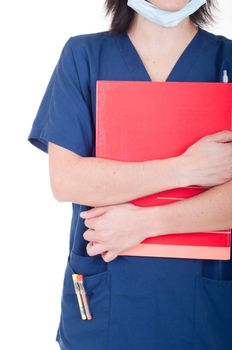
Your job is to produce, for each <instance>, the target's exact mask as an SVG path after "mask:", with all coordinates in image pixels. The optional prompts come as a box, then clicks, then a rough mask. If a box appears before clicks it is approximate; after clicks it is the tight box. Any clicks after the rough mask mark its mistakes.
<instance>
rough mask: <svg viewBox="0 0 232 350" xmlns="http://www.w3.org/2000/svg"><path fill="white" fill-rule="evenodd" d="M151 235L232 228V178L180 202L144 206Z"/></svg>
mask: <svg viewBox="0 0 232 350" xmlns="http://www.w3.org/2000/svg"><path fill="white" fill-rule="evenodd" d="M144 211H146V212H147V215H146V217H147V220H149V221H150V227H151V231H150V233H151V234H149V236H154V234H155V235H163V234H169V233H186V232H201V231H216V230H224V229H231V228H232V181H228V182H226V183H224V184H222V185H218V186H215V187H212V188H210V189H209V190H207V191H205V192H203V193H201V194H198V195H196V196H194V197H191V198H187V199H184V200H180V201H178V202H175V203H172V204H168V205H164V206H159V207H148V208H144Z"/></svg>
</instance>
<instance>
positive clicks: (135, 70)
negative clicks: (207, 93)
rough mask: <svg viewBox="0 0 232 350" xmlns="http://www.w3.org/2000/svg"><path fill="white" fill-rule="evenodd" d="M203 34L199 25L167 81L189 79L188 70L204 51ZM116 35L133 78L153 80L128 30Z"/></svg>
mask: <svg viewBox="0 0 232 350" xmlns="http://www.w3.org/2000/svg"><path fill="white" fill-rule="evenodd" d="M203 36H204V29H202V28H200V27H199V28H198V31H197V33H196V34H195V35H194V37H193V38H192V40H191V41H190V42H189V44H188V45H187V47H186V48H185V49H184V51H183V52H182V54H181V56H180V57H179V58H178V60H177V62H176V63H175V65H174V67H173V68H172V70H171V72H170V73H169V75H168V77H167V79H166V80H165V81H166V82H168V81H187V80H186V79H188V72H189V71H190V70H191V68H192V67H193V65H194V64H195V63H196V61H197V58H198V57H199V56H200V53H201V51H202V45H203V43H204V40H203ZM114 37H115V39H116V42H117V43H118V45H119V49H120V51H121V53H122V55H123V58H124V60H125V62H126V65H127V67H128V69H129V70H130V71H131V74H132V77H133V80H145V81H150V82H151V81H152V79H151V77H150V75H149V74H148V71H147V69H146V67H145V65H144V64H143V61H142V59H141V58H140V56H139V54H138V52H137V50H136V48H135V46H134V45H133V43H132V41H131V40H130V38H129V36H128V34H127V32H124V33H121V34H117V35H115V36H114Z"/></svg>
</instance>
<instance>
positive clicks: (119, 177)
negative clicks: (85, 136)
mask: <svg viewBox="0 0 232 350" xmlns="http://www.w3.org/2000/svg"><path fill="white" fill-rule="evenodd" d="M183 167H184V165H183V166H182V159H181V157H173V158H168V159H163V160H149V161H144V162H123V161H115V160H108V159H103V158H96V157H82V158H80V159H78V160H75V159H74V160H73V161H72V162H71V161H70V162H68V164H65V175H64V176H62V179H61V181H60V183H62V186H61V185H60V190H59V200H61V201H70V202H73V203H79V204H83V205H88V206H102V205H112V204H119V203H124V202H128V201H130V200H133V199H136V198H139V197H143V196H147V195H150V194H152V193H156V192H161V191H164V190H168V189H171V188H177V187H182V186H184V185H185V183H184V182H185V181H186V177H185V175H184V170H183Z"/></svg>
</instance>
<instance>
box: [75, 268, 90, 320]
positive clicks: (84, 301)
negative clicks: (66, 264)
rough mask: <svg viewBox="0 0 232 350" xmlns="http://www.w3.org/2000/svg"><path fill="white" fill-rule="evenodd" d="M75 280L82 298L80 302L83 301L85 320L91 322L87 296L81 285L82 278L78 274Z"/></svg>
mask: <svg viewBox="0 0 232 350" xmlns="http://www.w3.org/2000/svg"><path fill="white" fill-rule="evenodd" d="M77 280H78V283H79V286H80V293H81V296H82V300H83V304H84V308H85V313H86V316H87V319H88V320H92V315H91V313H90V310H89V304H88V300H87V295H86V291H85V287H84V284H83V280H84V276H83V275H80V274H79V275H78V276H77Z"/></svg>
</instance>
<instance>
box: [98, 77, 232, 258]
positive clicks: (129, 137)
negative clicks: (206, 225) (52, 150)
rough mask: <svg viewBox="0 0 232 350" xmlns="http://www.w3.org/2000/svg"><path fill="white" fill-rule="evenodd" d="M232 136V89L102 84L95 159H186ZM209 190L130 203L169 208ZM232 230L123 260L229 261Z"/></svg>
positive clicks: (159, 244)
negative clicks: (206, 142) (210, 140)
mask: <svg viewBox="0 0 232 350" xmlns="http://www.w3.org/2000/svg"><path fill="white" fill-rule="evenodd" d="M222 130H232V83H209V82H199V83H198V82H151V81H149V82H148V81H114V80H98V81H97V85H96V157H99V158H105V159H113V160H120V161H127V162H130V161H131V162H136V161H145V160H152V159H164V158H169V157H174V156H178V155H180V154H182V153H183V152H184V151H185V150H186V149H187V148H188V147H189V146H190V145H191V144H193V143H195V142H196V141H197V140H199V139H200V138H201V137H203V136H205V135H209V134H213V133H215V132H218V131H222ZM207 189H209V187H207V188H206V187H205V188H204V187H201V186H189V187H182V188H176V189H172V190H167V191H163V192H159V193H154V194H151V195H149V196H145V197H141V198H137V199H134V200H132V201H130V203H133V204H135V205H139V206H156V205H166V204H168V203H172V202H175V201H177V200H183V199H185V198H188V197H192V196H194V195H196V194H199V193H201V192H203V191H205V190H207ZM230 244H231V228H228V227H225V229H223V230H220V231H219V230H218V231H211V232H197V233H196V232H188V233H181V234H180V233H179V234H178V233H175V232H173V233H172V234H167V235H160V236H154V237H150V238H146V239H145V240H144V241H142V242H141V243H140V244H138V245H136V246H134V247H131V248H130V249H127V250H124V251H123V252H121V254H120V255H132V256H133V255H134V256H153V257H175V258H192V259H194V258H195V259H219V260H228V259H230Z"/></svg>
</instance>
